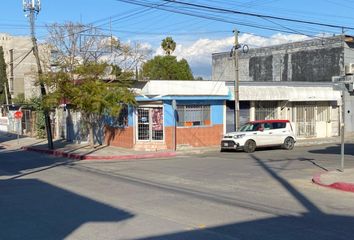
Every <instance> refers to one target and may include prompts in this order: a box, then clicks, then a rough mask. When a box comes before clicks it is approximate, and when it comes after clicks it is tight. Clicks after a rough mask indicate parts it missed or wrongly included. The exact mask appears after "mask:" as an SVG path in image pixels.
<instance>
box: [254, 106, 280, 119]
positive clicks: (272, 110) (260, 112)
mask: <svg viewBox="0 0 354 240" xmlns="http://www.w3.org/2000/svg"><path fill="white" fill-rule="evenodd" d="M277 107H278V102H256V106H255V120H269V119H276V118H277Z"/></svg>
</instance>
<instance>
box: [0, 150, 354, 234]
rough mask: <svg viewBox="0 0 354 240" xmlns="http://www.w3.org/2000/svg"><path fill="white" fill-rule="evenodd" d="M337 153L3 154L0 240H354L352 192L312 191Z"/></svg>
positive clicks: (352, 160) (352, 158)
mask: <svg viewBox="0 0 354 240" xmlns="http://www.w3.org/2000/svg"><path fill="white" fill-rule="evenodd" d="M346 149H347V151H346V162H345V163H346V167H347V168H354V147H353V145H352V144H347V145H346ZM339 152H340V148H339V146H336V145H323V146H314V147H301V148H300V147H298V148H295V149H294V150H293V151H286V150H281V149H263V150H259V151H256V152H254V153H252V154H247V153H243V152H223V153H220V152H208V153H205V154H198V155H189V156H188V155H186V156H180V157H177V158H169V159H150V160H149V159H146V160H133V161H131V160H130V161H107V162H103V161H96V162H94V161H69V160H67V159H60V158H54V157H50V156H47V155H41V154H37V153H34V152H23V151H19V150H17V149H13V148H11V147H4V146H2V147H0V213H1V214H0V229H1V231H0V239H151V240H157V239H167V240H170V239H193V240H194V239H203V240H204V239H213V240H214V239H222V240H224V239H226V240H228V239H247V240H248V239H262V240H263V239H265V240H267V239H303V240H305V239H311V240H312V239H316V240H317V239H331V240H332V239H353V238H354V228H353V224H354V204H353V203H354V198H353V197H354V195H353V193H347V192H340V191H336V190H332V189H326V188H322V187H319V186H317V185H314V184H312V183H311V178H312V176H313V174H315V173H318V172H322V171H327V170H329V171H331V170H335V169H337V168H339V166H340V156H339Z"/></svg>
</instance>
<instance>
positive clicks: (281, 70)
mask: <svg viewBox="0 0 354 240" xmlns="http://www.w3.org/2000/svg"><path fill="white" fill-rule="evenodd" d="M353 74H354V38H353V37H352V36H334V37H327V38H315V39H311V40H307V41H301V42H294V43H288V44H281V45H276V46H269V47H262V48H254V49H250V50H249V51H248V52H247V53H244V52H242V51H239V80H240V92H239V99H240V115H241V116H240V117H241V121H249V120H261V119H279V118H286V119H288V120H290V121H292V123H293V125H294V126H295V132H296V134H297V136H298V137H300V138H301V137H306V138H307V137H311V138H316V137H330V136H338V135H339V129H340V124H341V123H342V122H343V120H342V116H344V117H345V128H346V132H354V121H353V119H354V115H353V113H354V96H353V89H354V85H353V82H354V76H353ZM345 75H347V76H346V77H344V76H345ZM336 76H341V77H336ZM333 77H335V80H337V81H339V83H336V84H335V83H334V82H333V79H334V78H333ZM212 80H217V81H228V82H229V85H228V86H229V88H230V89H231V92H233V93H234V88H233V85H234V84H233V82H234V81H235V62H234V59H233V58H232V57H230V52H223V53H214V54H213V55H212ZM343 80H344V81H343ZM344 82H345V83H346V87H347V90H346V91H344V93H345V94H344V95H345V98H344V99H343V98H341V95H343V94H342V93H343V92H342V91H341V90H340V87H338V86H335V85H339V86H344V85H343V83H344ZM321 88H322V89H321ZM289 93H294V94H293V95H292V94H290V95H292V96H290V95H289ZM343 100H344V101H343ZM343 102H344V105H345V108H342V106H343ZM226 106H227V109H226V111H227V114H226V115H227V122H226V125H227V126H228V129H227V131H233V130H234V126H235V124H234V109H235V104H234V101H228V102H226ZM284 109H286V110H287V111H286V112H283V110H284ZM342 113H344V114H343V115H342Z"/></svg>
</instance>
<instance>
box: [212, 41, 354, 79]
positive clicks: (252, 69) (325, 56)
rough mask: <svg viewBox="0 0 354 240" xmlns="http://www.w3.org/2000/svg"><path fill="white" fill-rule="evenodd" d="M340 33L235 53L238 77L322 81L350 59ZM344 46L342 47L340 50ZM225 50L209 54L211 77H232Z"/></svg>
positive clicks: (349, 49)
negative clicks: (237, 62) (210, 58)
mask: <svg viewBox="0 0 354 240" xmlns="http://www.w3.org/2000/svg"><path fill="white" fill-rule="evenodd" d="M342 40H343V38H342V37H341V36H336V37H330V38H318V39H313V40H307V41H302V42H295V43H288V44H282V45H277V46H271V47H263V48H253V49H250V50H249V52H248V53H242V52H240V53H239V76H240V81H257V82H260V81H311V82H318V81H326V82H331V81H332V76H337V75H341V74H343V73H344V65H345V62H348V61H351V60H353V61H354V51H353V50H354V46H352V45H349V44H347V43H344V42H343V41H342ZM344 48H346V51H344ZM234 79H235V69H234V62H233V59H232V58H231V57H230V53H229V52H225V53H215V54H213V55H212V80H228V81H230V80H234Z"/></svg>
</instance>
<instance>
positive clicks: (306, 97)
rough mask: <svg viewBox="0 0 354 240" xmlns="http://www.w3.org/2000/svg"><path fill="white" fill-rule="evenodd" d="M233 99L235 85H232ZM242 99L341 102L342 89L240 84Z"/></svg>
mask: <svg viewBox="0 0 354 240" xmlns="http://www.w3.org/2000/svg"><path fill="white" fill-rule="evenodd" d="M230 91H231V92H232V99H235V98H234V87H233V86H230ZM239 94H240V97H239V99H240V100H241V101H290V102H298V101H299V102H301V101H337V102H341V93H340V91H337V90H333V88H332V87H315V86H308V87H294V86H240V89H239Z"/></svg>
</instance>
